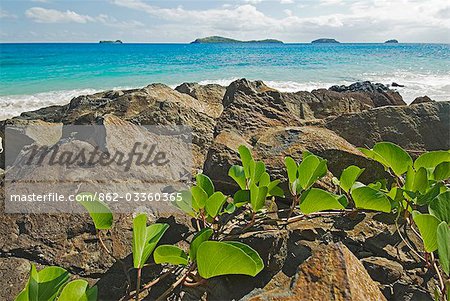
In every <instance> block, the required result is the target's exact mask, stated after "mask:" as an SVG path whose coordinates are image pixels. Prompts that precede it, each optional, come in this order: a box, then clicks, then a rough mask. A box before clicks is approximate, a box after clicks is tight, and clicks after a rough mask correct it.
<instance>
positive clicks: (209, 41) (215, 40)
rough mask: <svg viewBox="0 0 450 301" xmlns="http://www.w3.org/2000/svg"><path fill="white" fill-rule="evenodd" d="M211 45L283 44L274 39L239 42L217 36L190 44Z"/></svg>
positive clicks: (200, 39)
mask: <svg viewBox="0 0 450 301" xmlns="http://www.w3.org/2000/svg"><path fill="white" fill-rule="evenodd" d="M213 43H279V44H283V42H282V41H279V40H275V39H266V40H251V41H240V40H235V39H230V38H224V37H219V36H212V37H206V38H199V39H196V40H195V41H193V42H191V44H213Z"/></svg>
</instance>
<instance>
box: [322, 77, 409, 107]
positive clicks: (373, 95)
mask: <svg viewBox="0 0 450 301" xmlns="http://www.w3.org/2000/svg"><path fill="white" fill-rule="evenodd" d="M329 90H330V91H335V92H339V93H344V94H350V95H354V96H355V97H364V98H369V99H370V100H371V101H372V103H373V105H374V106H375V107H382V106H398V105H406V103H405V102H404V101H403V98H402V96H401V95H400V93H398V92H397V91H394V90H391V89H389V88H388V87H387V86H385V85H383V84H380V83H371V82H369V81H365V82H356V83H353V84H351V85H349V86H346V85H341V86H332V87H331V88H330V89H329Z"/></svg>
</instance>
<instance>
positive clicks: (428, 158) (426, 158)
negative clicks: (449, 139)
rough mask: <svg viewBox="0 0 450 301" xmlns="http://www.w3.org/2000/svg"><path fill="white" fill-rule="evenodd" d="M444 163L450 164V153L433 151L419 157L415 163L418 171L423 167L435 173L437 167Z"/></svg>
mask: <svg viewBox="0 0 450 301" xmlns="http://www.w3.org/2000/svg"><path fill="white" fill-rule="evenodd" d="M442 162H450V152H448V151H433V152H427V153H424V154H422V155H420V156H419V158H417V159H416V161H415V162H414V168H415V169H416V170H417V169H419V168H421V167H423V168H425V169H427V170H431V171H433V170H434V169H435V168H436V166H438V165H439V164H440V163H442Z"/></svg>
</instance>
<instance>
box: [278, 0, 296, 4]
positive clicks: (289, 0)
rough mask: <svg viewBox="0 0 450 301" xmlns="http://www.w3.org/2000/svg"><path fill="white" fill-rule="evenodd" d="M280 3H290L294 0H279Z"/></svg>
mask: <svg viewBox="0 0 450 301" xmlns="http://www.w3.org/2000/svg"><path fill="white" fill-rule="evenodd" d="M280 3H281V4H292V3H294V0H280Z"/></svg>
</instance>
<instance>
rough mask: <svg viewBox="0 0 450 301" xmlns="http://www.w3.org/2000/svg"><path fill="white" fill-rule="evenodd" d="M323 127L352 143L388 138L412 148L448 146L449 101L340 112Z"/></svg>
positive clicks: (441, 147)
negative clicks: (341, 113) (347, 112)
mask: <svg viewBox="0 0 450 301" xmlns="http://www.w3.org/2000/svg"><path fill="white" fill-rule="evenodd" d="M326 127H327V128H329V129H332V130H333V131H334V132H336V133H337V134H338V135H340V136H341V137H343V138H344V139H346V140H347V141H348V142H350V143H352V144H353V145H356V146H368V147H372V146H373V145H374V144H375V143H376V142H379V141H391V142H394V143H396V144H398V145H400V146H401V147H403V148H405V149H407V150H413V151H421V150H439V149H450V138H449V137H450V102H444V101H442V102H434V103H423V104H418V105H413V106H401V107H384V108H377V109H373V110H369V111H366V112H361V113H351V114H344V115H341V116H339V117H336V118H329V119H327V123H326Z"/></svg>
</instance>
